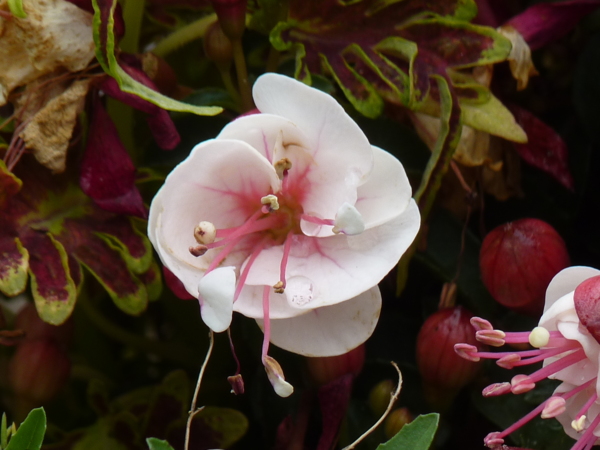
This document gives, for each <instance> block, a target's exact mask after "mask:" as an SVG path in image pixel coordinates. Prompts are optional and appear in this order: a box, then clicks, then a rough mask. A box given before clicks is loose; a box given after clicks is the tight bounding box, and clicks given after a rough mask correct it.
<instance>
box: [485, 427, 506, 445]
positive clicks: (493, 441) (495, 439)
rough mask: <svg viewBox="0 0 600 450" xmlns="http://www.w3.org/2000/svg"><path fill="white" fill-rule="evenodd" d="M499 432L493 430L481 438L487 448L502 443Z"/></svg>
mask: <svg viewBox="0 0 600 450" xmlns="http://www.w3.org/2000/svg"><path fill="white" fill-rule="evenodd" d="M500 434H501V433H499V432H498V431H494V432H493V433H490V434H488V435H487V436H486V437H485V438H484V439H483V443H484V444H485V446H486V447H489V448H494V447H499V446H501V445H502V444H504V439H502V438H501V437H500Z"/></svg>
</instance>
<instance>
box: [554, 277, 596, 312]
mask: <svg viewBox="0 0 600 450" xmlns="http://www.w3.org/2000/svg"><path fill="white" fill-rule="evenodd" d="M599 274H600V270H597V269H593V268H591V267H585V266H573V267H567V268H566V269H564V270H561V271H560V272H558V274H556V276H555V277H554V278H553V279H552V281H550V284H549V285H548V288H547V289H546V304H545V305H544V312H546V311H547V310H548V309H549V308H550V307H551V306H552V304H553V303H554V302H555V301H557V300H558V299H559V298H561V297H562V296H564V295H565V294H568V293H569V292H571V291H574V290H575V288H576V287H577V286H579V285H580V284H581V283H582V282H584V281H585V280H587V279H588V278H592V277H595V276H596V275H599Z"/></svg>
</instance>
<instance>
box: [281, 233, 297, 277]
mask: <svg viewBox="0 0 600 450" xmlns="http://www.w3.org/2000/svg"><path fill="white" fill-rule="evenodd" d="M293 236H294V235H293V233H292V232H291V231H290V232H289V233H288V235H287V236H286V238H285V242H284V243H283V257H282V258H281V266H280V267H279V281H281V282H282V283H283V287H284V288H285V284H286V283H285V269H286V267H287V263H288V259H289V257H290V250H291V249H292V240H293Z"/></svg>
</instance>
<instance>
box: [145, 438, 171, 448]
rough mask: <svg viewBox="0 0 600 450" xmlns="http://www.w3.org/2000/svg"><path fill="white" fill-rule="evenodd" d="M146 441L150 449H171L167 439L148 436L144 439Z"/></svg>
mask: <svg viewBox="0 0 600 450" xmlns="http://www.w3.org/2000/svg"><path fill="white" fill-rule="evenodd" d="M146 443H147V444H148V448H149V449H150V450H173V447H171V446H170V445H169V443H168V442H167V441H163V440H160V439H156V438H148V439H146Z"/></svg>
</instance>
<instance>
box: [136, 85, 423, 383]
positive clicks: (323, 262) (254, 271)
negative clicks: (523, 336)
mask: <svg viewBox="0 0 600 450" xmlns="http://www.w3.org/2000/svg"><path fill="white" fill-rule="evenodd" d="M253 96H254V101H255V102H256V105H257V108H258V110H259V111H260V113H261V114H255V115H249V116H245V117H241V118H239V119H237V120H235V121H233V122H232V123H230V124H229V125H227V126H226V127H225V128H224V129H223V130H222V132H221V133H220V134H219V136H218V137H217V138H216V139H213V140H209V141H205V142H202V143H200V144H198V145H197V146H196V147H195V148H194V149H193V150H192V152H191V154H190V155H189V157H188V158H187V159H186V160H185V161H183V162H182V163H181V164H180V165H179V166H177V167H176V168H175V169H174V170H173V172H172V173H171V174H170V175H169V176H168V177H167V179H166V181H165V184H164V186H163V187H162V188H161V190H160V191H159V192H158V194H157V195H156V197H155V198H154V200H153V202H152V205H151V207H150V219H149V225H148V227H149V228H148V234H149V236H150V240H151V241H152V243H153V244H154V246H155V248H156V250H157V252H158V254H159V256H160V258H161V260H162V262H163V263H164V264H165V266H167V268H168V269H169V270H170V271H171V272H173V273H174V274H175V275H176V276H177V277H178V278H179V279H180V280H181V281H182V283H183V285H184V286H185V288H186V290H187V291H188V292H189V293H190V294H191V295H193V296H194V297H197V298H198V299H199V301H200V305H201V314H202V318H203V320H204V322H205V323H206V324H207V325H208V326H209V327H210V328H211V329H212V330H213V331H216V332H220V331H224V330H226V329H227V328H228V327H229V325H230V322H231V316H232V311H233V310H235V311H238V312H240V313H242V314H243V315H245V316H247V317H251V318H254V319H256V320H257V321H258V323H259V325H260V326H261V328H262V329H263V331H264V333H265V344H264V345H263V363H265V367H267V368H268V367H274V366H273V365H271V364H270V363H269V364H267V362H265V361H267V360H266V357H267V354H266V352H267V349H268V342H269V340H270V341H271V342H273V343H274V344H276V345H278V346H279V347H282V348H284V349H287V350H289V351H292V352H296V353H299V354H303V355H307V356H334V355H339V354H342V353H346V352H348V351H349V350H351V349H353V348H355V347H356V346H358V345H360V344H361V343H362V342H364V341H365V340H366V339H367V338H368V337H369V336H370V334H371V333H372V331H373V329H374V327H375V325H376V323H377V319H378V316H379V310H380V304H381V295H380V293H379V289H378V288H377V283H378V282H379V281H380V280H381V279H382V278H383V277H384V276H385V275H386V274H387V273H388V271H389V270H390V269H392V267H393V266H394V265H395V264H396V263H397V261H398V259H399V258H400V256H401V255H402V254H403V253H404V251H405V250H406V249H407V247H408V246H409V245H410V243H411V242H412V241H413V239H414V237H415V236H416V234H417V231H418V228H419V212H418V209H417V207H416V204H415V202H414V201H413V200H412V199H411V188H410V185H409V183H408V179H407V177H406V174H405V172H404V169H403V167H402V165H401V164H400V162H399V161H398V160H397V159H396V158H394V157H393V156H392V155H390V154H389V153H387V152H385V151H383V150H381V149H379V148H376V147H373V146H371V145H370V144H369V142H368V141H367V138H366V136H365V135H364V134H363V133H362V131H361V130H360V129H359V127H358V126H357V124H356V123H355V122H354V121H353V120H352V119H351V118H350V117H349V116H348V115H347V114H346V113H345V112H344V110H343V109H342V107H341V106H340V105H339V104H338V103H337V102H336V101H335V100H334V99H333V98H332V97H330V96H329V95H327V94H324V93H322V92H320V91H317V90H316V89H312V88H310V87H308V86H306V85H304V84H303V83H300V82H298V81H295V80H293V79H291V78H288V77H285V76H282V75H277V74H266V75H263V76H262V77H260V78H259V79H258V80H257V81H256V83H255V85H254V89H253ZM276 372H278V370H277V371H276ZM270 378H273V379H277V376H275V375H273V377H271V376H270Z"/></svg>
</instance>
